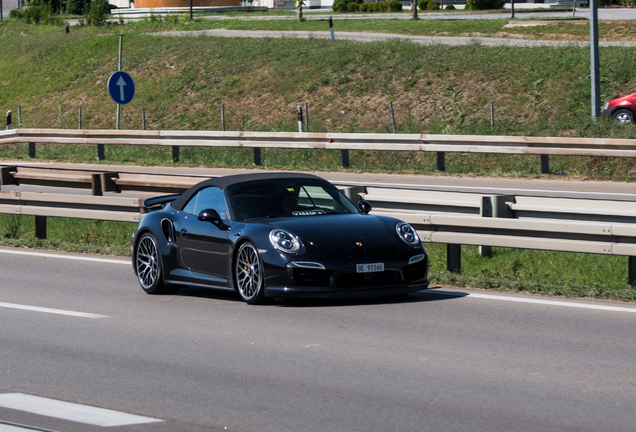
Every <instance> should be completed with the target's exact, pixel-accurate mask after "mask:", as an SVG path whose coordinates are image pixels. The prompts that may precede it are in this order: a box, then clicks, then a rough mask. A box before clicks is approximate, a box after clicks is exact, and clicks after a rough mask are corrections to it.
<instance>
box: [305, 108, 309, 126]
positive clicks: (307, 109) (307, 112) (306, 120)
mask: <svg viewBox="0 0 636 432" xmlns="http://www.w3.org/2000/svg"><path fill="white" fill-rule="evenodd" d="M305 132H309V107H308V106H307V102H305Z"/></svg>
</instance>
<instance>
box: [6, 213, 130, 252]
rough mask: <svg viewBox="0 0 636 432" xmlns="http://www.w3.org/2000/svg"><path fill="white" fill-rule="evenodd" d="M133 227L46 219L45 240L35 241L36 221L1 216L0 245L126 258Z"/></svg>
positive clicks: (102, 222) (115, 223)
mask: <svg viewBox="0 0 636 432" xmlns="http://www.w3.org/2000/svg"><path fill="white" fill-rule="evenodd" d="M135 226H136V224H134V223H128V222H110V221H96V220H85V219H70V218H54V217H49V218H47V239H45V240H42V239H37V238H35V218H34V217H32V216H21V215H7V214H0V245H3V246H12V247H25V248H37V249H53V250H64V251H68V252H83V253H95V254H105V255H129V254H130V234H131V233H132V231H133V229H134V228H135Z"/></svg>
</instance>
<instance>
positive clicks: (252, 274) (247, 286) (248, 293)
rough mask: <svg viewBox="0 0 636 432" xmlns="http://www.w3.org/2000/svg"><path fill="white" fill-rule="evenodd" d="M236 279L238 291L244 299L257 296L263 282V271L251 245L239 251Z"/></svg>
mask: <svg viewBox="0 0 636 432" xmlns="http://www.w3.org/2000/svg"><path fill="white" fill-rule="evenodd" d="M236 279H237V282H238V289H239V291H240V292H241V294H242V295H243V297H245V298H247V299H250V298H252V297H254V296H255V295H256V293H257V292H258V287H259V286H260V282H261V271H260V266H259V263H258V255H257V253H256V251H255V250H254V248H253V247H252V246H250V245H246V246H243V247H242V248H241V250H240V251H239V255H238V259H237V263H236Z"/></svg>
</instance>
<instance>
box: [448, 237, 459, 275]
mask: <svg viewBox="0 0 636 432" xmlns="http://www.w3.org/2000/svg"><path fill="white" fill-rule="evenodd" d="M446 270H447V271H449V272H451V273H457V274H460V273H461V272H462V245H457V244H447V245H446Z"/></svg>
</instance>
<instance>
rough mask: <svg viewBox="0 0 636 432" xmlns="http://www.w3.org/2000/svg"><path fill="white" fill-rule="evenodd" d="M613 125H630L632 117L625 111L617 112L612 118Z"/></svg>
mask: <svg viewBox="0 0 636 432" xmlns="http://www.w3.org/2000/svg"><path fill="white" fill-rule="evenodd" d="M614 123H616V124H619V125H628V124H632V116H630V115H629V113H628V112H626V111H625V110H622V111H619V112H618V113H617V114H616V115H615V116H614Z"/></svg>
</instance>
